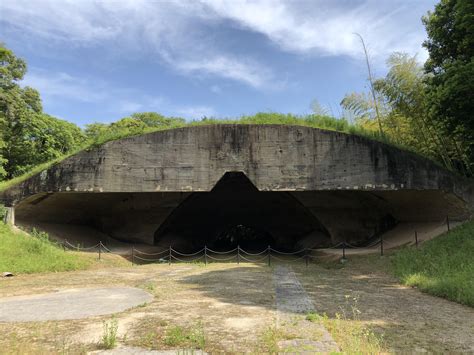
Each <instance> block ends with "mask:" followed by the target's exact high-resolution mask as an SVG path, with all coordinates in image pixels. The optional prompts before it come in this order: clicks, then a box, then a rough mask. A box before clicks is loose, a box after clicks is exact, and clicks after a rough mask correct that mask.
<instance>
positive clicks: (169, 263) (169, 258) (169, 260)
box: [168, 245, 171, 266]
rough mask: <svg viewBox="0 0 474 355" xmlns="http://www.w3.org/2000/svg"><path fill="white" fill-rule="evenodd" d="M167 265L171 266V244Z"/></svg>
mask: <svg viewBox="0 0 474 355" xmlns="http://www.w3.org/2000/svg"><path fill="white" fill-rule="evenodd" d="M168 265H169V266H171V245H170V251H169V254H168Z"/></svg>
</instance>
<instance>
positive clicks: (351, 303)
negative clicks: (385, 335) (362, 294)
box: [306, 295, 383, 354]
mask: <svg viewBox="0 0 474 355" xmlns="http://www.w3.org/2000/svg"><path fill="white" fill-rule="evenodd" d="M345 298H346V303H345V305H344V306H343V307H341V311H340V312H338V313H336V314H335V316H334V318H330V317H329V316H328V315H327V314H323V315H320V314H318V313H316V312H314V311H313V312H308V313H307V315H306V320H308V321H310V322H320V323H321V324H323V325H324V327H325V328H326V329H327V330H328V331H329V333H331V335H332V337H333V339H334V340H335V341H336V343H337V344H338V345H339V346H340V348H341V351H342V352H343V353H351V354H379V353H381V352H382V351H383V346H382V343H383V339H382V337H381V336H380V335H377V334H376V333H374V332H373V331H372V330H371V329H370V328H369V327H368V326H367V325H366V324H364V323H363V322H362V321H361V319H360V315H361V311H360V310H359V307H358V306H357V303H358V298H357V297H353V296H350V295H346V297H345Z"/></svg>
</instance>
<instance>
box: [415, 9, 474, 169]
mask: <svg viewBox="0 0 474 355" xmlns="http://www.w3.org/2000/svg"><path fill="white" fill-rule="evenodd" d="M423 23H424V25H425V27H426V31H427V34H428V40H426V41H425V42H424V43H423V45H424V47H425V48H426V49H427V50H428V53H429V59H428V60H427V61H426V63H425V71H426V73H428V74H429V76H428V77H427V79H426V83H427V90H426V91H427V94H426V95H427V105H428V107H429V111H428V114H429V118H430V119H431V120H432V122H433V124H435V125H436V126H437V127H438V128H439V129H440V130H441V131H442V135H443V136H445V137H446V138H447V139H448V140H449V141H451V142H452V144H453V146H454V152H453V153H452V154H453V156H454V158H455V159H456V162H457V165H458V166H460V167H461V168H462V169H463V170H464V171H465V172H466V173H468V174H471V175H472V170H473V167H474V117H473V115H474V81H473V80H472V78H474V2H473V1H472V0H441V2H440V3H439V4H437V5H436V7H435V10H434V11H433V12H429V13H428V14H427V15H426V16H424V17H423Z"/></svg>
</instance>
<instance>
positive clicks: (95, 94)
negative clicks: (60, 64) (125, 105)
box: [22, 68, 109, 102]
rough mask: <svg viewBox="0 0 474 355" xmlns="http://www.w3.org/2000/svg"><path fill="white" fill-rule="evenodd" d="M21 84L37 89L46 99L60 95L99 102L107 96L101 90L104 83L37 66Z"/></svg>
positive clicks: (82, 100) (76, 99)
mask: <svg viewBox="0 0 474 355" xmlns="http://www.w3.org/2000/svg"><path fill="white" fill-rule="evenodd" d="M22 85H25V86H31V87H33V88H35V89H37V90H38V91H39V92H41V95H42V97H43V98H46V100H48V99H54V98H58V97H62V98H68V99H73V100H75V101H80V102H101V101H104V100H105V99H107V98H108V97H109V96H108V94H107V93H106V91H105V90H103V88H104V85H105V84H104V83H101V82H99V81H97V80H94V82H93V81H92V80H87V79H84V78H79V77H76V76H72V75H69V74H67V73H64V72H50V71H45V70H41V69H37V68H33V69H31V70H30V71H29V72H28V73H27V74H26V76H25V79H24V80H23V81H22Z"/></svg>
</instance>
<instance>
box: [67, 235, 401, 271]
mask: <svg viewBox="0 0 474 355" xmlns="http://www.w3.org/2000/svg"><path fill="white" fill-rule="evenodd" d="M382 243H383V244H382ZM379 244H381V245H380V249H381V255H383V246H388V247H397V246H398V245H396V244H395V243H393V242H392V241H389V242H387V241H386V240H384V239H383V238H380V239H378V240H376V241H374V242H372V243H371V244H369V245H367V246H362V247H359V246H356V245H353V244H350V243H347V242H340V243H338V244H336V245H333V246H331V247H328V248H305V249H301V250H297V251H293V252H284V251H279V250H276V249H274V248H272V247H270V246H268V247H267V248H265V249H264V250H262V251H261V252H257V253H251V252H248V251H245V250H243V249H242V248H240V247H239V246H238V247H236V248H234V249H231V250H227V251H217V250H212V249H209V248H207V246H204V248H202V249H200V250H198V251H196V252H194V253H181V252H179V251H177V250H175V249H173V248H172V247H171V246H170V247H169V248H168V249H166V250H162V251H158V252H154V253H148V252H145V251H142V250H139V249H135V248H134V247H133V246H132V251H131V254H130V256H131V258H132V264H133V260H134V259H137V260H141V261H144V262H150V263H153V262H166V261H167V262H168V263H169V264H170V265H171V261H172V260H176V261H180V262H184V263H186V262H194V261H198V260H202V259H204V260H205V263H206V264H207V261H208V259H209V260H214V261H217V262H224V261H230V260H236V261H237V263H238V262H239V261H240V260H242V261H247V262H251V263H259V262H267V261H268V265H270V264H271V259H274V260H277V261H280V262H296V261H299V260H302V259H305V260H306V265H307V264H308V260H309V259H319V258H334V256H335V255H336V254H335V253H331V254H326V255H311V254H310V253H311V252H320V253H324V251H325V250H328V249H336V248H340V249H341V250H342V252H343V256H342V257H343V258H344V257H345V253H344V250H347V249H349V250H350V249H369V248H372V247H374V246H376V245H379ZM62 245H63V248H64V250H65V251H66V247H68V248H70V249H73V250H79V251H88V250H93V249H97V248H98V252H99V260H100V257H101V252H102V251H105V252H107V253H111V254H117V255H124V254H123V253H118V252H113V251H112V250H111V249H109V248H108V247H107V246H105V245H104V244H103V243H102V242H101V241H100V242H99V243H97V244H95V245H92V246H89V247H81V246H79V245H77V246H75V245H73V244H71V243H70V242H68V241H67V240H64V242H63V243H62ZM341 246H342V248H341ZM235 252H237V253H235ZM137 253H138V254H139V255H136V254H137ZM232 253H235V254H234V255H230V256H227V257H219V256H217V257H216V256H211V255H209V254H216V255H229V254H232ZM272 253H274V254H277V255H288V256H294V257H296V256H298V254H302V253H304V255H301V256H298V257H296V258H293V259H284V258H280V257H278V256H275V255H273V254H272ZM173 254H176V255H177V256H176V255H173ZM199 254H202V255H200V256H198V255H199ZM140 255H141V256H140ZM160 255H163V256H161V257H159V256H160ZM142 256H144V257H142ZM178 256H179V257H178ZM148 257H157V258H148ZM181 257H183V258H181ZM189 257H194V258H189ZM254 257H258V258H254Z"/></svg>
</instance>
